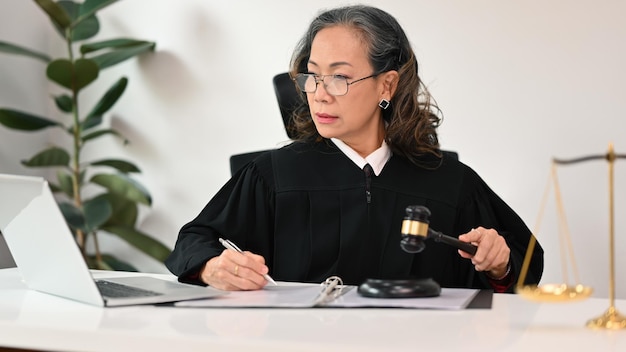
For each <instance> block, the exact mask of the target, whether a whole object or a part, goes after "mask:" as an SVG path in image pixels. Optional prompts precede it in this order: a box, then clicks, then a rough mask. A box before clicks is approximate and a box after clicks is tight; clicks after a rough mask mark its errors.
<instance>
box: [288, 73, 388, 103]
mask: <svg viewBox="0 0 626 352" xmlns="http://www.w3.org/2000/svg"><path fill="white" fill-rule="evenodd" d="M378 75H380V73H373V74H371V75H369V76H365V77H363V78H359V79H355V80H354V81H351V82H348V79H347V78H346V77H344V76H342V75H316V74H313V73H298V74H297V75H296V77H293V78H292V80H293V81H294V83H295V84H296V87H298V89H299V90H300V91H301V92H304V93H315V92H317V87H318V86H319V84H320V82H322V84H323V85H324V90H326V93H328V94H330V95H332V96H334V97H341V96H344V95H346V94H348V90H349V87H350V86H351V85H353V84H355V83H357V82H361V81H363V80H366V79H368V78H373V77H376V76H378ZM303 77H306V79H304V80H302V83H301V82H300V80H301V79H302V78H303ZM308 77H313V79H314V80H315V90H313V91H311V92H309V91H306V90H305V89H304V82H306V81H307V80H308ZM326 77H333V78H334V79H343V80H344V81H345V82H346V92H345V93H343V94H332V93H330V92H328V85H327V84H326V82H324V80H325V79H326Z"/></svg>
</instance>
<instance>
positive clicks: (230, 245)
mask: <svg viewBox="0 0 626 352" xmlns="http://www.w3.org/2000/svg"><path fill="white" fill-rule="evenodd" d="M219 240H220V243H221V244H222V246H224V247H226V248H227V249H230V250H233V251H235V252H238V253H243V251H242V250H241V249H239V247H237V245H236V244H234V243H232V242H231V241H229V240H225V239H223V238H220V239H219ZM263 277H264V278H265V280H267V281H269V282H271V283H272V284H274V285H276V286H278V284H277V283H276V281H274V279H272V277H271V276H269V275H268V274H265V275H263Z"/></svg>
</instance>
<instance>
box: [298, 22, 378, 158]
mask: <svg viewBox="0 0 626 352" xmlns="http://www.w3.org/2000/svg"><path fill="white" fill-rule="evenodd" d="M308 71H309V73H313V74H316V75H320V76H325V75H341V76H344V77H346V78H347V80H348V82H352V81H355V80H358V79H360V78H363V77H367V76H369V75H371V74H373V73H374V72H373V71H374V69H373V68H372V66H371V64H370V63H369V60H368V56H367V47H366V45H365V43H364V42H363V41H362V39H361V38H360V37H359V36H358V35H357V33H356V31H355V30H354V29H352V28H348V27H345V26H333V27H328V28H325V29H322V30H321V31H319V32H318V33H317V35H316V36H315V38H314V39H313V43H312V46H311V56H310V58H309V62H308ZM384 94H385V93H384V85H383V83H382V79H381V77H380V76H377V77H373V78H368V79H364V80H362V81H359V82H356V83H354V84H352V85H349V86H348V93H347V94H346V95H343V96H333V95H330V94H328V92H327V91H326V89H325V88H324V85H323V83H322V82H321V81H320V82H319V83H318V85H317V90H316V91H315V92H314V93H307V99H308V102H309V107H310V110H311V116H312V118H313V121H314V123H315V126H316V128H317V131H318V132H319V134H320V135H321V136H322V137H325V138H338V139H341V140H342V141H343V142H345V143H346V144H348V145H350V146H351V147H352V148H353V149H355V150H356V151H357V152H359V153H361V152H363V153H366V154H367V153H370V152H372V151H374V150H375V149H376V148H378V147H380V145H381V143H382V140H383V138H384V124H383V121H382V113H381V110H380V108H379V107H378V103H379V102H380V100H381V99H382V98H386V99H390V97H389V96H385V95H384ZM372 148H373V149H372Z"/></svg>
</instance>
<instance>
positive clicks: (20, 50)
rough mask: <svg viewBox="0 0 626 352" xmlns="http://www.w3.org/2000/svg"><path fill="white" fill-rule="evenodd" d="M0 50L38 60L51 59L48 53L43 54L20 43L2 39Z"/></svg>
mask: <svg viewBox="0 0 626 352" xmlns="http://www.w3.org/2000/svg"><path fill="white" fill-rule="evenodd" d="M0 52H4V53H7V54H16V55H23V56H28V57H31V58H34V59H37V60H41V61H43V62H45V63H48V62H50V60H51V59H50V57H49V56H48V55H46V54H43V53H40V52H37V51H34V50H30V49H28V48H25V47H22V46H19V45H15V44H11V43H7V42H4V41H1V40H0Z"/></svg>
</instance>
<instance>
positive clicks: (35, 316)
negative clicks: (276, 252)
mask: <svg viewBox="0 0 626 352" xmlns="http://www.w3.org/2000/svg"><path fill="white" fill-rule="evenodd" d="M101 274H102V273H96V274H95V275H96V276H112V273H108V272H107V273H106V274H107V275H101ZM113 275H124V274H122V273H113ZM154 276H158V277H165V278H170V279H173V277H170V276H167V275H154ZM616 307H617V309H618V310H619V311H620V312H622V313H623V312H624V310H626V301H625V300H618V301H617V302H616ZM607 308H608V300H606V299H598V298H591V299H588V300H585V301H580V302H576V303H552V304H547V303H545V304H538V303H534V302H529V301H526V300H523V299H522V298H520V297H519V296H517V295H508V294H496V295H494V297H493V307H492V309H468V310H463V311H435V310H412V309H341V308H339V309H332V308H313V309H238V308H222V309H215V308H211V309H206V308H174V307H155V306H136V307H120V308H98V307H92V306H89V305H85V304H82V303H76V302H73V301H69V300H65V299H62V298H58V297H54V296H50V295H46V294H43V293H38V292H34V291H29V290H27V289H26V288H25V286H24V285H23V283H22V282H21V277H20V274H19V271H18V269H16V268H11V269H0V347H14V348H24V349H35V350H38V349H41V350H62V351H87V350H88V351H136V350H150V351H170V352H171V351H176V350H180V351H196V350H198V351H200V350H201V351H221V350H226V349H227V350H228V351H253V352H257V351H289V352H293V351H298V352H305V351H316V352H320V351H391V350H393V351H416V350H420V351H461V350H463V351H495V350H499V351H533V350H544V349H547V348H557V347H561V348H558V349H559V350H569V351H574V350H575V351H626V330H620V331H610V330H609V331H607V330H591V329H588V328H586V327H585V323H586V322H587V320H589V319H591V318H595V317H596V316H599V315H600V314H602V313H604V312H605V311H606V310H607ZM0 349H1V348H0Z"/></svg>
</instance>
